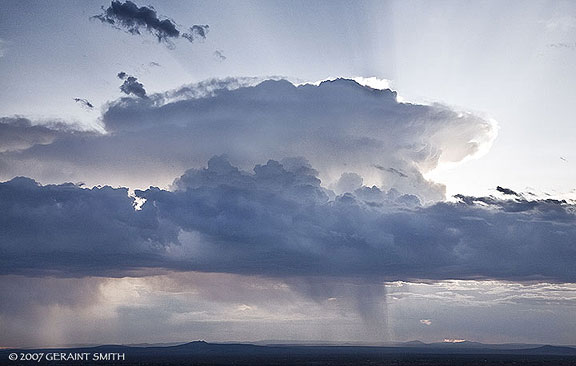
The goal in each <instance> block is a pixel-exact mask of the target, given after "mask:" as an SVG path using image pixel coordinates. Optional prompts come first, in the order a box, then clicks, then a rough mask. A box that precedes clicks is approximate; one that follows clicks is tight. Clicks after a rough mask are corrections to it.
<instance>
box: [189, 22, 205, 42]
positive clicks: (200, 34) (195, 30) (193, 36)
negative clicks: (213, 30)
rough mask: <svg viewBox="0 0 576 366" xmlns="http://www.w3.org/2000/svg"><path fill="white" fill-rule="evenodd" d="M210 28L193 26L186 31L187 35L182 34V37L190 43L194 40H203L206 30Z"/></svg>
mask: <svg viewBox="0 0 576 366" xmlns="http://www.w3.org/2000/svg"><path fill="white" fill-rule="evenodd" d="M209 29H210V27H209V26H208V25H197V24H195V25H193V26H192V27H190V28H189V29H188V33H183V34H182V37H183V38H186V39H187V40H188V41H190V42H194V41H196V40H199V39H200V40H203V39H206V34H208V30H209Z"/></svg>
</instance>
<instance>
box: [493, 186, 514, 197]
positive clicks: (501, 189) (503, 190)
mask: <svg viewBox="0 0 576 366" xmlns="http://www.w3.org/2000/svg"><path fill="white" fill-rule="evenodd" d="M496 190H497V191H498V192H500V193H502V194H505V195H508V196H516V197H520V195H519V194H518V193H516V192H514V191H513V190H511V189H510V188H505V187H500V186H497V187H496Z"/></svg>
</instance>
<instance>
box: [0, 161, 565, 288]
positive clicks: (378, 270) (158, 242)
mask: <svg viewBox="0 0 576 366" xmlns="http://www.w3.org/2000/svg"><path fill="white" fill-rule="evenodd" d="M316 173H317V172H316V171H315V170H314V169H313V168H312V167H311V166H310V165H308V164H307V163H306V162H305V161H303V160H302V159H287V160H285V161H283V162H277V161H273V160H271V161H268V163H266V164H264V165H257V166H255V167H254V170H253V173H247V172H244V171H241V170H239V169H238V168H236V167H234V166H233V165H231V164H230V163H229V162H228V160H226V159H225V158H223V157H214V158H212V159H211V160H210V161H209V162H208V166H207V167H206V168H203V169H192V170H189V171H188V172H186V173H185V174H184V175H183V176H182V177H180V178H179V179H177V180H176V181H175V183H174V190H172V191H167V190H161V189H158V188H150V189H148V190H145V191H137V192H136V195H137V196H138V197H140V198H144V199H145V200H146V202H145V203H144V204H143V205H142V207H141V209H140V210H135V209H134V208H133V206H134V202H133V199H132V198H131V197H129V196H128V193H127V191H126V189H113V188H110V187H102V188H93V189H86V188H80V187H78V186H74V185H71V184H66V185H57V186H52V185H49V186H40V185H38V184H36V183H35V182H33V181H32V180H30V179H26V178H18V179H14V180H12V181H9V182H6V183H2V184H0V202H2V207H1V210H0V222H1V225H2V227H4V228H6V229H5V230H3V232H2V234H1V235H2V237H1V238H0V239H1V240H0V243H1V244H0V245H1V247H0V250H1V251H2V253H3V255H2V257H1V259H0V264H1V266H0V268H2V272H1V274H18V273H27V274H30V273H37V274H57V275H60V276H85V275H95V274H99V275H102V274H104V275H107V276H122V275H125V274H126V273H130V271H135V270H138V269H140V270H141V271H144V272H142V273H146V269H148V270H150V269H171V270H185V271H203V272H225V273H236V274H250V275H261V276H269V277H270V276H272V277H282V278H286V277H348V278H350V277H362V278H364V279H366V280H370V279H373V280H375V281H383V280H388V281H389V280H398V279H400V280H443V279H502V280H513V281H534V280H536V281H558V282H574V281H576V270H575V269H574V266H573V265H572V263H573V261H574V259H575V258H576V248H575V247H574V245H573V243H574V242H576V229H575V228H576V226H575V225H574V224H575V219H576V217H575V214H574V206H572V205H569V204H567V203H565V202H562V201H554V200H544V201H526V200H523V199H522V200H520V199H514V200H498V199H496V198H490V199H488V198H477V197H467V198H466V197H463V198H462V202H461V203H437V204H434V205H431V206H421V205H420V204H419V200H418V198H417V197H416V196H413V195H401V194H399V193H398V192H397V191H396V190H393V189H392V190H390V191H388V192H384V191H381V190H380V189H378V188H376V187H366V186H363V187H360V188H358V189H356V190H355V191H354V192H351V193H346V194H343V195H339V196H336V195H335V194H334V193H333V192H331V191H329V190H327V189H325V188H323V187H322V186H321V185H320V180H319V179H318V178H317V176H316Z"/></svg>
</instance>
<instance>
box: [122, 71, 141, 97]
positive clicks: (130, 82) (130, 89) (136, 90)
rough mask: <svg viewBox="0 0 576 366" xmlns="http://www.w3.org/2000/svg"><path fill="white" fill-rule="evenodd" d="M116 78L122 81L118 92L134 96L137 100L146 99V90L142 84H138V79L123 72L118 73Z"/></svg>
mask: <svg viewBox="0 0 576 366" xmlns="http://www.w3.org/2000/svg"><path fill="white" fill-rule="evenodd" d="M118 78H120V79H123V80H124V83H123V84H122V85H120V90H121V91H122V92H123V93H125V94H127V95H130V94H134V95H135V96H137V97H139V98H146V89H144V84H142V83H139V82H138V79H137V78H135V77H134V76H128V75H126V73H125V72H120V73H118Z"/></svg>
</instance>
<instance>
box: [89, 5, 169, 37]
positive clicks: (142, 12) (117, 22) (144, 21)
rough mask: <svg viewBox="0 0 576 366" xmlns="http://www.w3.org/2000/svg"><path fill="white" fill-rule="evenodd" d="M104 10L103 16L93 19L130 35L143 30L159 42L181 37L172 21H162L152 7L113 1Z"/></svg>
mask: <svg viewBox="0 0 576 366" xmlns="http://www.w3.org/2000/svg"><path fill="white" fill-rule="evenodd" d="M102 10H103V13H102V14H99V15H96V16H94V17H93V18H95V19H99V20H100V21H102V23H107V24H110V25H112V26H114V27H116V28H118V29H124V30H125V31H127V32H128V33H131V34H141V30H143V29H145V30H147V31H148V32H150V33H152V34H153V35H155V36H156V37H157V38H158V42H161V41H168V40H169V39H170V38H178V37H180V31H179V30H178V29H177V28H176V24H175V23H174V22H172V21H171V20H170V19H163V20H160V19H159V18H158V15H157V14H156V10H154V8H152V7H146V6H142V7H138V6H137V5H136V4H134V3H133V2H131V1H126V2H124V3H122V2H120V1H112V3H111V4H110V6H109V7H108V8H104V7H102Z"/></svg>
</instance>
